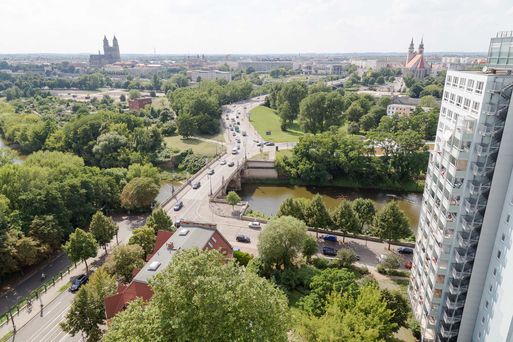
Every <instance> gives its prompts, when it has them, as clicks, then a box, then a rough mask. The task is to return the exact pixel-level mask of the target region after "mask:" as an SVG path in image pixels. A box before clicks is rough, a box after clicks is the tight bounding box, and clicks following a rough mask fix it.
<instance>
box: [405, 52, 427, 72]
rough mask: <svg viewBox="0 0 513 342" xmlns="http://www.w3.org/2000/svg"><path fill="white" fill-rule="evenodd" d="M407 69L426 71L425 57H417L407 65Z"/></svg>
mask: <svg viewBox="0 0 513 342" xmlns="http://www.w3.org/2000/svg"><path fill="white" fill-rule="evenodd" d="M406 68H409V69H413V68H416V69H424V56H423V55H416V56H415V57H413V58H412V59H411V60H410V61H409V62H408V63H407V64H406Z"/></svg>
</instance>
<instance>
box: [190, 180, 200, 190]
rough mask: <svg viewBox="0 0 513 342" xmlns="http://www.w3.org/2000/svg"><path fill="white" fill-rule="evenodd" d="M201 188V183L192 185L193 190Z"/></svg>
mask: <svg viewBox="0 0 513 342" xmlns="http://www.w3.org/2000/svg"><path fill="white" fill-rule="evenodd" d="M200 186H201V182H199V181H198V182H195V183H193V184H192V188H193V189H199V187H200Z"/></svg>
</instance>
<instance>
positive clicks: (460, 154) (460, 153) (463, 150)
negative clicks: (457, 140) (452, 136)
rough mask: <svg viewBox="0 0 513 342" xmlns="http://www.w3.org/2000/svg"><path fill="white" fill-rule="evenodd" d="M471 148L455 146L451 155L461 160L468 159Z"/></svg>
mask: <svg viewBox="0 0 513 342" xmlns="http://www.w3.org/2000/svg"><path fill="white" fill-rule="evenodd" d="M469 153H470V150H469V149H468V147H463V146H454V147H453V148H452V149H451V155H452V156H453V157H454V158H456V159H459V160H467V159H468V157H469Z"/></svg>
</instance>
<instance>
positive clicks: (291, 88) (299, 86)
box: [277, 81, 308, 124]
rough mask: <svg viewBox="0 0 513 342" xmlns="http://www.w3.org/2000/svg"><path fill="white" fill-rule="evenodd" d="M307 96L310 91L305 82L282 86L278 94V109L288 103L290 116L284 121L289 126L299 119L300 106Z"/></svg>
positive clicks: (289, 83)
mask: <svg viewBox="0 0 513 342" xmlns="http://www.w3.org/2000/svg"><path fill="white" fill-rule="evenodd" d="M307 94H308V89H307V87H306V84H305V83H304V82H299V81H292V82H287V83H285V84H283V85H282V87H281V89H280V91H279V93H278V105H277V107H278V108H280V106H281V105H283V104H284V103H287V105H288V110H287V114H288V115H287V117H285V118H282V119H284V121H286V122H287V123H288V124H290V123H292V122H293V121H294V120H295V119H296V118H297V116H298V114H299V104H300V103H301V100H303V98H305V96H306V95H307Z"/></svg>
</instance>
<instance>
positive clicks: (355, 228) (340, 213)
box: [332, 200, 360, 242]
mask: <svg viewBox="0 0 513 342" xmlns="http://www.w3.org/2000/svg"><path fill="white" fill-rule="evenodd" d="M332 221H333V226H334V227H335V229H337V230H340V231H341V232H342V233H343V234H344V235H343V236H342V242H345V238H346V235H347V234H348V233H352V234H357V233H359V232H360V222H359V221H358V217H357V216H356V213H355V212H354V210H353V208H352V207H351V202H349V201H346V200H342V201H340V203H339V205H338V206H337V207H336V208H335V210H334V211H333V215H332Z"/></svg>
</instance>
